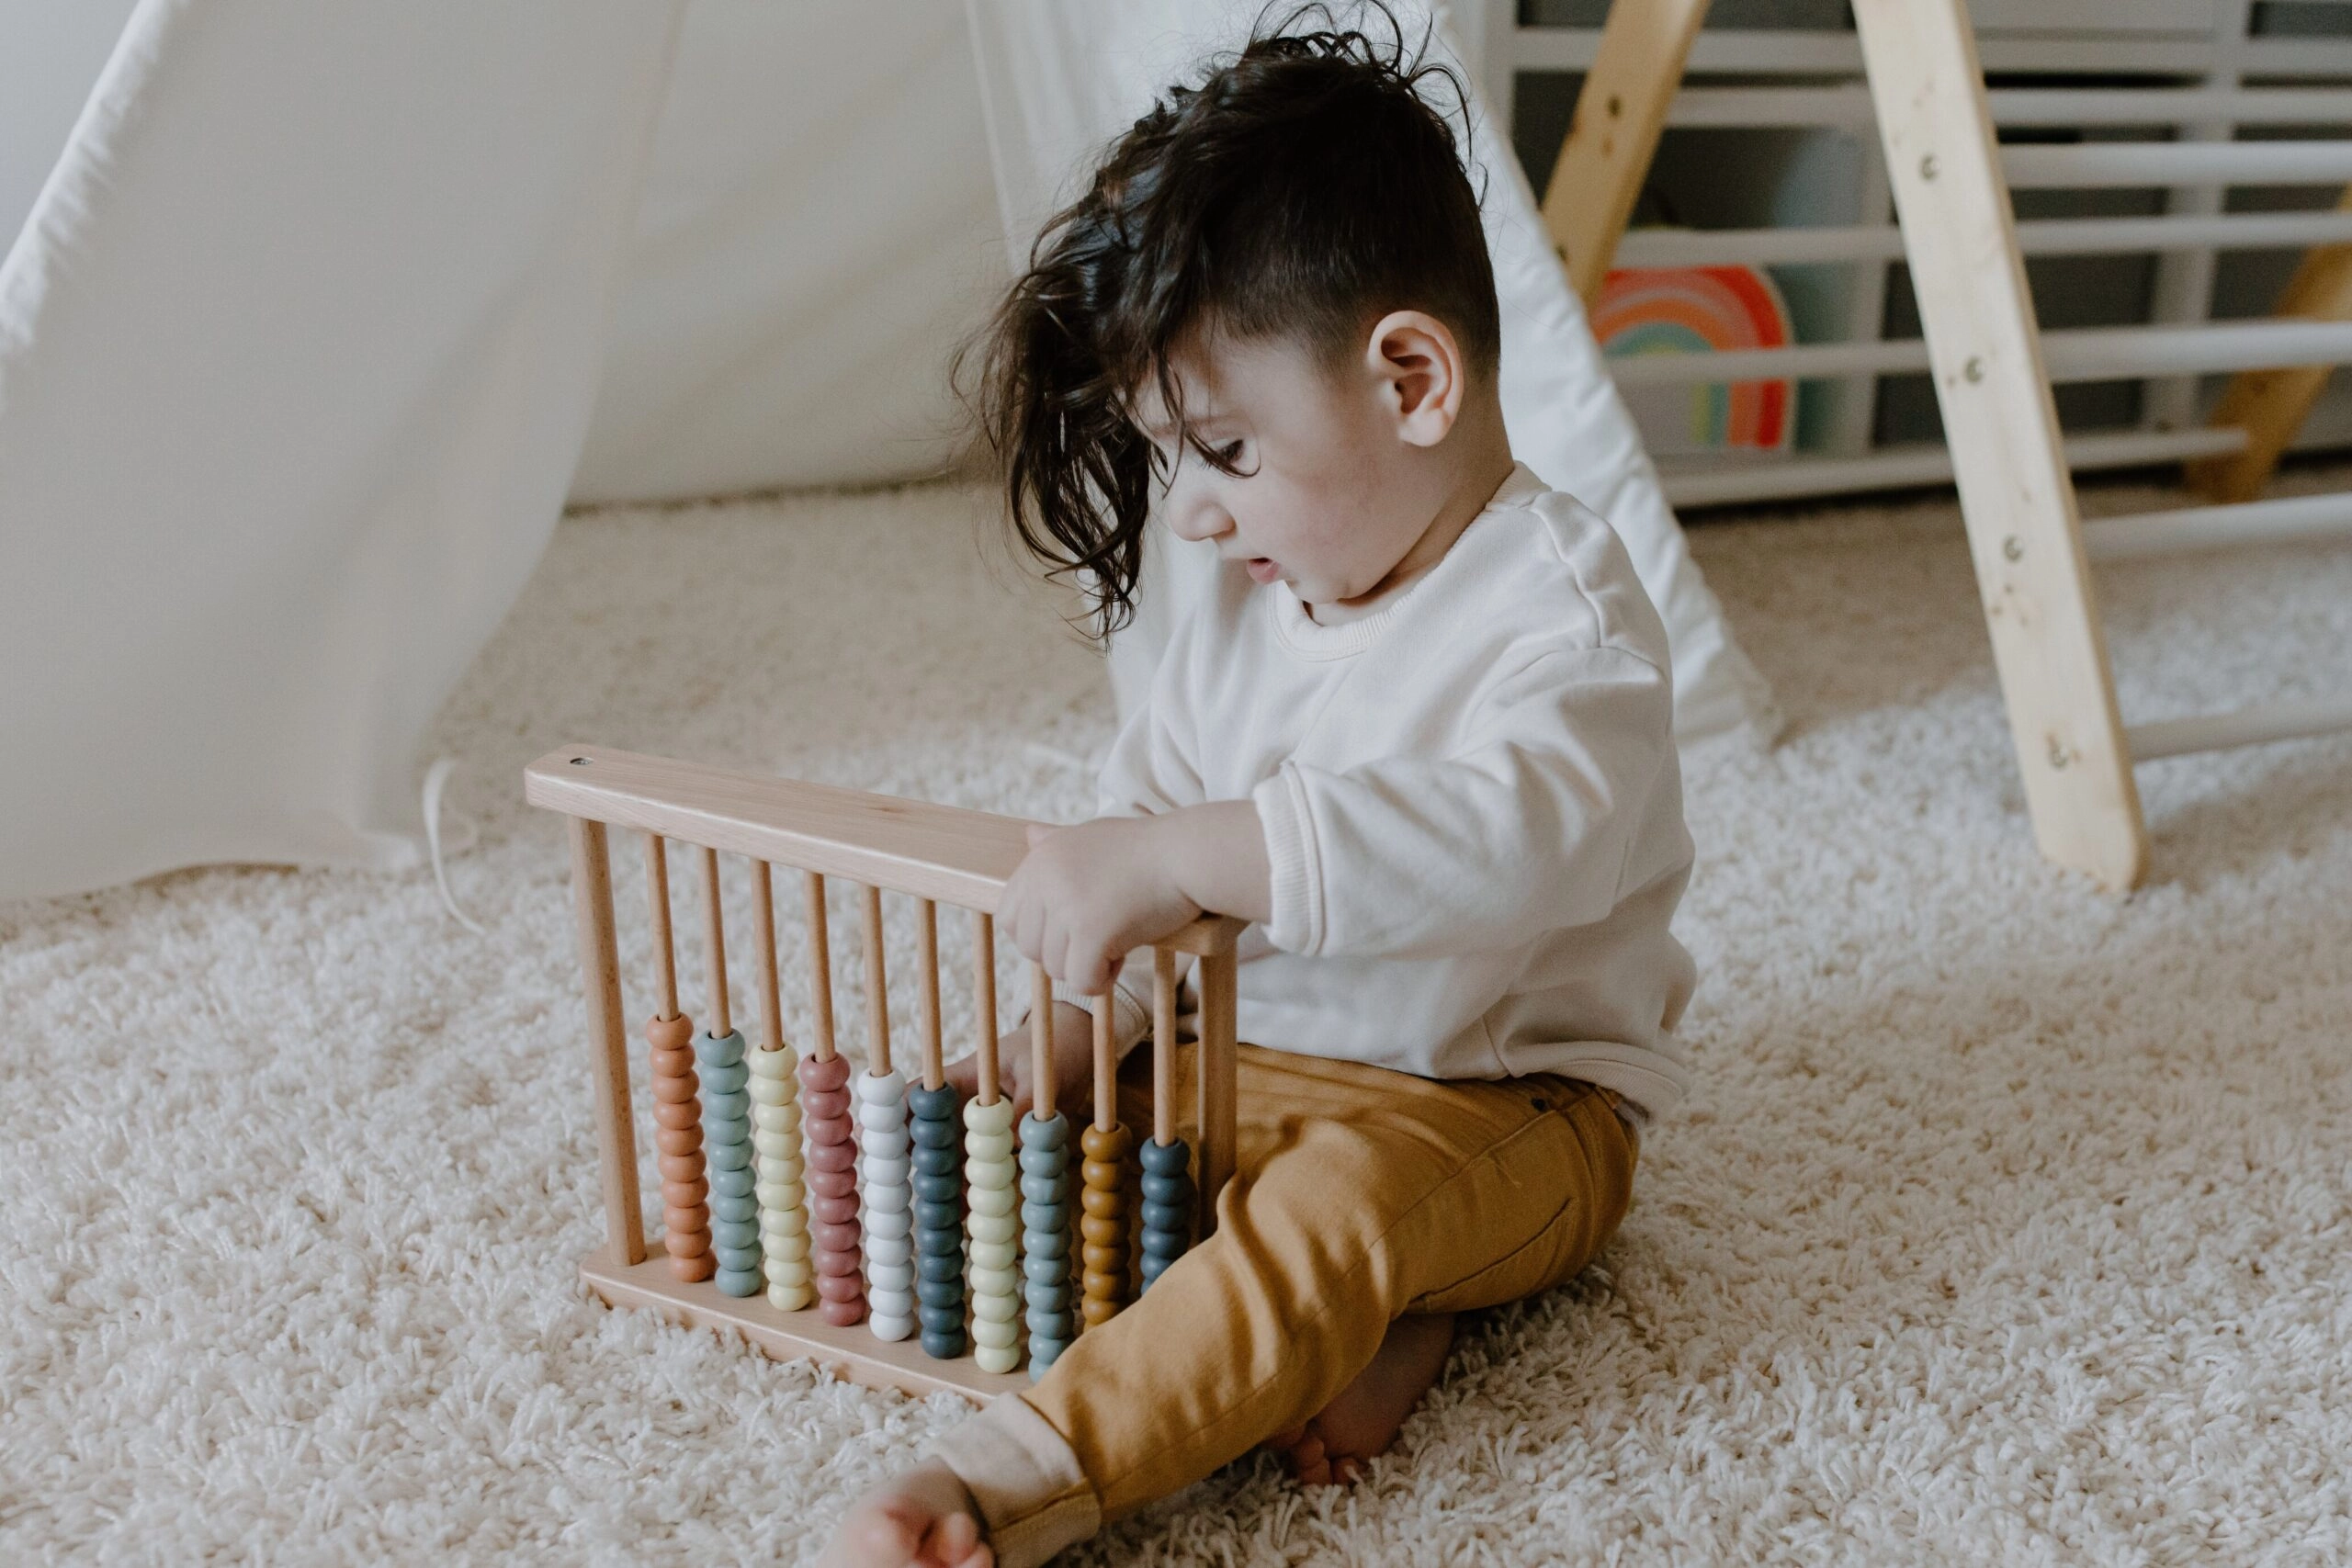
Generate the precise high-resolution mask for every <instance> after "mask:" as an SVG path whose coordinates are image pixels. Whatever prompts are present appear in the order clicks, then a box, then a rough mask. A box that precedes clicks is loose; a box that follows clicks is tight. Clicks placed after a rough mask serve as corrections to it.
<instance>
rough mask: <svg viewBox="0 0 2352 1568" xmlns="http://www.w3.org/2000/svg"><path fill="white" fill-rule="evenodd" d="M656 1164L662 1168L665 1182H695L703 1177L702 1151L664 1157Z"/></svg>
mask: <svg viewBox="0 0 2352 1568" xmlns="http://www.w3.org/2000/svg"><path fill="white" fill-rule="evenodd" d="M655 1163H656V1164H658V1165H659V1166H661V1168H662V1180H664V1181H694V1180H696V1179H699V1178H700V1177H701V1175H702V1170H703V1166H702V1153H701V1151H700V1150H696V1151H695V1153H693V1154H690V1155H663V1156H661V1157H660V1158H659V1159H658V1160H656V1161H655Z"/></svg>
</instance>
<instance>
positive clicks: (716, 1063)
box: [695, 1029, 743, 1067]
mask: <svg viewBox="0 0 2352 1568" xmlns="http://www.w3.org/2000/svg"><path fill="white" fill-rule="evenodd" d="M742 1059H743V1033H742V1031H741V1030H736V1029H730V1030H729V1031H728V1032H726V1033H724V1034H720V1035H716V1036H714V1035H710V1034H705V1035H703V1036H701V1037H700V1038H699V1039H697V1040H696V1041H695V1061H696V1062H698V1063H700V1064H701V1065H702V1066H706V1067H731V1066H734V1065H735V1064H736V1063H738V1062H740V1061H741V1060H742Z"/></svg>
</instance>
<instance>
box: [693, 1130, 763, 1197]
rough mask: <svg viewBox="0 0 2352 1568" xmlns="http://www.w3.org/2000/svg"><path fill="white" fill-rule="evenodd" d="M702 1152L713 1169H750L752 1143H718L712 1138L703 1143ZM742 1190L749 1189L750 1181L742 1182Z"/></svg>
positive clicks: (747, 1170)
mask: <svg viewBox="0 0 2352 1568" xmlns="http://www.w3.org/2000/svg"><path fill="white" fill-rule="evenodd" d="M703 1154H704V1156H705V1157H706V1158H707V1159H708V1160H709V1161H710V1165H711V1168H713V1169H714V1170H741V1171H745V1172H749V1170H750V1169H751V1165H752V1145H749V1144H729V1143H719V1142H718V1141H716V1140H713V1141H711V1142H710V1143H708V1144H707V1145H705V1147H704V1149H703ZM744 1190H746V1191H749V1190H751V1189H750V1183H748V1182H746V1183H745V1184H744Z"/></svg>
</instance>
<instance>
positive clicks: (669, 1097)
mask: <svg viewBox="0 0 2352 1568" xmlns="http://www.w3.org/2000/svg"><path fill="white" fill-rule="evenodd" d="M700 1087H701V1086H700V1085H699V1084H697V1083H695V1076H694V1074H692V1073H681V1074H679V1075H678V1076H677V1077H670V1078H664V1077H657V1078H655V1079H654V1080H653V1098H654V1099H656V1100H660V1101H662V1104H664V1105H676V1104H679V1103H681V1102H682V1101H684V1100H692V1099H693V1098H694V1097H695V1089H699V1088H700Z"/></svg>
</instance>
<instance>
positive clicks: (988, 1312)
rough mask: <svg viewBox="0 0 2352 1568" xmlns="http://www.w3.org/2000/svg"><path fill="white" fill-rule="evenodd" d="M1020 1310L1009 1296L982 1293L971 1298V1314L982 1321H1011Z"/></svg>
mask: <svg viewBox="0 0 2352 1568" xmlns="http://www.w3.org/2000/svg"><path fill="white" fill-rule="evenodd" d="M1020 1310H1021V1308H1020V1306H1019V1303H1015V1302H1014V1301H1013V1299H1012V1297H1011V1296H991V1295H985V1294H984V1295H978V1296H975V1297H973V1298H972V1315H973V1316H974V1317H976V1318H978V1319H979V1320H980V1321H981V1322H982V1323H1011V1322H1012V1320H1013V1318H1014V1317H1015V1316H1016V1315H1017V1314H1019V1312H1020Z"/></svg>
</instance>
